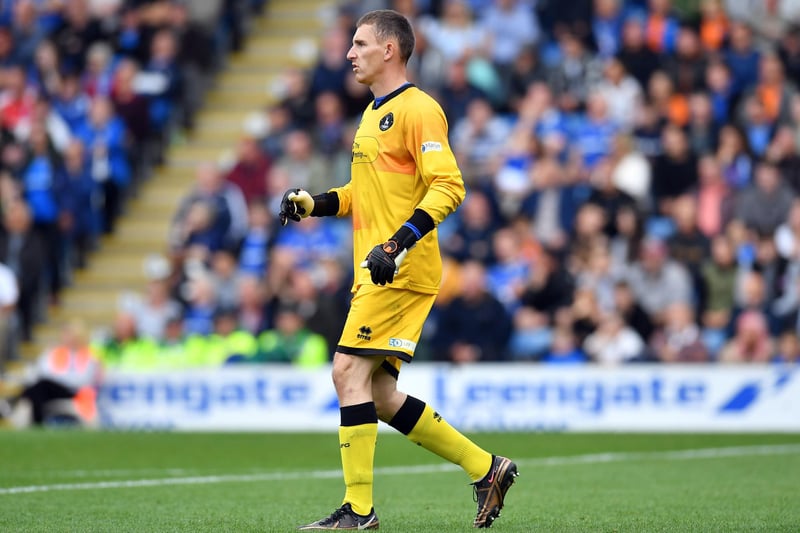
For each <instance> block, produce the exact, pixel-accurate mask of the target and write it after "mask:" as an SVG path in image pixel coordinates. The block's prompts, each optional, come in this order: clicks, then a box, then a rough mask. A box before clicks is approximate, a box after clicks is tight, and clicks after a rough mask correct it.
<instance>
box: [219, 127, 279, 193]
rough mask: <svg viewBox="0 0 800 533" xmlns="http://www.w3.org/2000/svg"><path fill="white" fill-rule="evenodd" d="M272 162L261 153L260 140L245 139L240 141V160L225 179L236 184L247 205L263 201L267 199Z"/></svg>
mask: <svg viewBox="0 0 800 533" xmlns="http://www.w3.org/2000/svg"><path fill="white" fill-rule="evenodd" d="M271 166H272V162H271V161H270V160H269V158H268V157H267V156H266V155H265V154H264V152H262V151H261V149H260V148H259V146H258V140H257V139H255V138H253V137H243V138H242V139H241V140H240V141H239V158H238V160H237V161H236V164H235V165H234V166H233V168H232V169H231V170H230V171H229V172H228V175H227V176H226V177H225V178H226V179H227V180H228V181H229V182H231V183H234V184H236V185H237V186H238V187H239V188H240V189H241V190H242V194H243V195H244V200H245V202H246V203H247V204H251V203H253V202H258V201H263V200H264V199H265V198H266V197H267V176H268V175H269V170H270V167H271Z"/></svg>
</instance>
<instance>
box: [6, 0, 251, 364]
mask: <svg viewBox="0 0 800 533" xmlns="http://www.w3.org/2000/svg"><path fill="white" fill-rule="evenodd" d="M262 7H263V2H261V1H258V0H202V1H192V2H182V1H177V0H107V1H96V0H55V1H46V2H43V1H38V0H16V1H12V2H1V3H0V217H1V218H0V222H1V224H0V295H1V296H2V299H1V300H0V322H1V324H0V371H1V370H2V367H3V363H4V361H6V360H8V359H9V358H13V357H16V356H17V350H18V345H19V342H20V341H29V340H31V337H32V329H33V326H34V325H35V324H36V323H37V322H39V321H42V320H45V319H46V317H47V311H48V308H49V306H51V305H58V302H59V294H60V292H61V290H62V288H63V287H64V286H65V285H66V284H68V283H69V282H70V279H71V274H72V272H73V271H74V269H77V268H83V267H84V266H85V265H86V261H87V255H88V254H89V253H90V252H91V251H92V250H94V249H95V248H96V247H97V246H98V244H99V242H100V241H99V237H100V236H101V235H103V234H108V233H111V232H113V231H114V224H115V221H116V220H117V218H118V217H119V215H120V214H121V212H122V211H123V209H124V206H125V202H126V199H127V198H129V197H130V195H131V193H132V192H134V191H135V189H136V187H137V186H138V184H139V183H140V182H141V181H143V180H145V179H147V178H148V176H149V175H150V174H151V170H152V168H153V167H154V165H157V164H159V163H160V162H161V161H162V160H163V158H164V154H165V149H166V147H167V145H168V143H169V142H170V136H171V134H173V133H175V132H181V133H184V132H186V133H190V132H191V130H192V128H193V126H194V116H195V113H196V110H197V109H198V107H199V106H200V105H201V103H202V98H203V91H204V88H205V87H206V86H207V84H208V81H209V80H210V76H211V75H212V74H213V73H214V71H215V70H217V69H218V68H219V67H220V66H222V64H223V62H224V59H225V57H226V55H227V54H228V52H229V51H230V50H232V49H236V48H237V47H241V46H242V39H243V36H244V32H245V31H246V27H245V21H246V18H247V14H248V13H249V12H251V11H252V10H257V9H260V8H262Z"/></svg>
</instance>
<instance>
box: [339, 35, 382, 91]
mask: <svg viewBox="0 0 800 533" xmlns="http://www.w3.org/2000/svg"><path fill="white" fill-rule="evenodd" d="M384 54H385V48H384V47H383V43H379V42H378V37H377V36H376V35H375V28H374V27H373V26H372V25H371V24H363V25H361V26H359V27H358V29H357V30H356V33H355V35H353V46H351V47H350V50H348V52H347V60H348V61H350V63H352V65H353V73H354V74H355V77H356V81H358V82H359V83H363V84H365V85H372V83H373V82H374V81H375V78H376V77H377V76H378V75H379V74H380V73H381V72H382V71H383V64H384V63H383V57H384Z"/></svg>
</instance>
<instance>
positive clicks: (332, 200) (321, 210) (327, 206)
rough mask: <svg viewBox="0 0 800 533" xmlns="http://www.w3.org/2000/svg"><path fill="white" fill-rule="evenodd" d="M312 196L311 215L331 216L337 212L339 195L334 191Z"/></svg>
mask: <svg viewBox="0 0 800 533" xmlns="http://www.w3.org/2000/svg"><path fill="white" fill-rule="evenodd" d="M312 198H313V199H314V209H312V210H311V216H312V217H332V216H335V215H336V214H337V213H338V212H339V195H338V194H336V193H335V192H326V193H323V194H315V195H314V196H312Z"/></svg>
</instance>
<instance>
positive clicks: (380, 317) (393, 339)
mask: <svg viewBox="0 0 800 533" xmlns="http://www.w3.org/2000/svg"><path fill="white" fill-rule="evenodd" d="M434 300H436V295H435V294H425V293H421V292H415V291H409V290H406V289H392V288H388V287H382V286H379V285H361V286H360V287H359V288H358V290H357V291H356V293H355V295H354V296H353V301H352V302H351V304H350V312H349V313H348V314H347V321H346V322H345V325H344V329H343V330H342V337H341V338H340V339H339V346H337V347H336V351H337V352H340V353H346V354H350V355H365V356H383V357H384V358H385V359H386V360H385V362H384V364H383V368H384V369H386V370H387V372H389V373H390V374H392V375H393V376H395V377H397V374H398V372H399V371H400V366H401V365H402V362H403V361H406V362H409V361H411V358H412V357H413V356H414V350H415V349H416V347H417V342H418V341H419V336H420V334H421V333H422V326H423V325H424V324H425V319H426V318H427V317H428V313H430V311H431V307H433V302H434ZM391 368H393V369H394V371H392V370H390V369H391Z"/></svg>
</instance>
